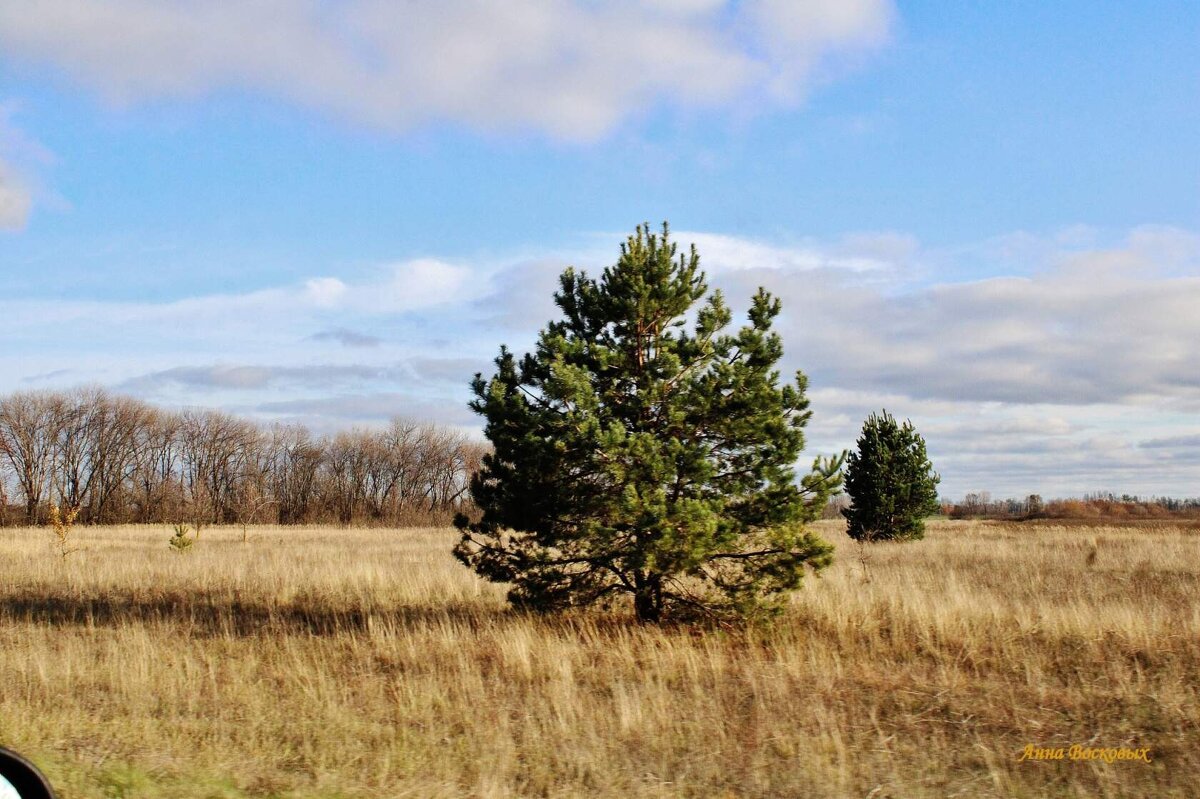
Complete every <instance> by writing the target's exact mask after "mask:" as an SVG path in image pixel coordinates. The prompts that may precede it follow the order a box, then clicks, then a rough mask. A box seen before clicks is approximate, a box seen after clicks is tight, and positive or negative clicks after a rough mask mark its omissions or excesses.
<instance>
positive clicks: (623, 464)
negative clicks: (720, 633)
mask: <svg viewBox="0 0 1200 799" xmlns="http://www.w3.org/2000/svg"><path fill="white" fill-rule="evenodd" d="M677 255H678V257H677ZM560 283H561V290H560V292H559V293H558V294H557V295H556V296H555V300H556V302H557V303H558V307H559V308H560V309H561V310H562V313H563V318H562V319H561V321H556V322H552V323H551V324H550V325H549V326H548V327H547V328H546V329H545V330H543V331H542V333H541V336H540V338H539V340H538V344H537V348H536V350H535V351H534V353H532V354H530V355H526V356H525V357H524V358H523V359H521V360H518V359H517V358H515V357H514V356H513V354H512V353H510V352H509V351H508V350H507V349H505V348H501V351H500V356H499V357H498V358H497V359H496V367H497V372H496V374H495V376H493V377H492V378H491V379H490V380H484V379H483V376H482V375H476V377H475V382H474V385H473V388H474V392H475V397H476V399H475V400H474V401H473V402H472V403H471V407H472V408H473V409H474V410H475V411H476V412H477V413H479V414H481V415H483V416H484V417H485V418H486V420H487V425H486V428H485V432H486V434H487V437H488V438H489V439H490V440H491V442H492V445H493V447H494V450H493V452H492V453H491V454H490V455H488V456H486V457H485V458H484V460H483V466H482V469H481V470H480V471H479V472H478V473H477V474H476V476H475V477H474V479H473V480H472V483H471V492H472V495H473V497H474V499H475V502H476V503H477V504H478V506H479V508H480V509H481V510H482V516H481V518H480V519H479V520H478V521H474V522H471V521H469V520H468V519H467V518H466V517H465V516H461V515H460V516H459V517H458V519H456V522H455V523H456V525H457V526H458V527H459V529H460V530H461V531H462V539H461V541H460V542H459V545H458V547H457V548H456V550H455V554H456V555H457V556H458V558H459V559H460V560H461V561H463V562H464V563H465V564H467V565H468V566H470V567H471V568H473V569H475V571H477V572H478V573H479V574H481V575H482V576H484V577H486V578H488V579H490V580H494V581H497V582H507V583H510V584H511V585H512V589H511V590H510V591H509V599H510V600H511V601H512V602H513V603H514V604H515V605H518V606H520V607H524V608H529V609H532V610H543V611H548V610H555V609H559V608H565V607H572V606H580V605H589V604H593V603H607V602H609V601H610V600H612V599H615V598H617V597H622V596H626V597H630V598H631V599H632V604H633V608H634V612H635V613H636V615H637V617H638V619H640V620H642V621H648V622H656V621H659V620H661V619H663V618H665V617H667V616H675V617H680V616H685V615H686V616H692V615H701V616H718V617H724V616H740V615H747V614H752V613H757V612H760V611H763V610H769V609H772V608H773V607H775V606H778V604H779V603H780V601H781V600H782V597H783V596H784V595H785V594H786V592H787V591H789V590H791V589H794V588H796V587H797V586H798V585H799V583H800V580H801V577H802V576H803V574H804V571H805V568H806V567H811V568H813V569H819V568H821V567H823V566H825V565H827V564H828V563H829V562H830V559H831V551H832V548H831V547H830V546H829V545H828V544H827V543H825V542H824V541H822V540H821V539H820V538H819V537H817V536H816V535H815V534H814V533H813V532H812V531H811V530H809V529H808V527H807V525H806V524H805V523H806V522H808V521H810V520H812V519H814V518H815V517H817V516H819V515H820V513H821V510H822V509H823V508H824V507H825V504H826V502H827V500H828V498H829V496H830V495H831V494H832V493H834V492H836V491H837V489H838V488H839V487H840V484H841V466H842V458H840V457H839V458H834V459H828V460H825V459H819V460H818V462H817V463H816V464H814V469H813V471H812V472H811V473H810V474H808V475H807V476H805V477H804V478H803V479H802V480H800V481H799V482H797V481H796V479H795V472H794V464H795V462H796V459H797V457H798V456H799V454H800V452H801V450H802V448H803V445H804V435H803V427H804V425H805V423H806V422H807V421H808V419H809V416H810V415H811V412H810V411H809V410H808V400H807V399H806V398H805V386H806V379H805V377H804V375H803V374H800V373H797V375H796V378H795V382H794V383H790V382H785V381H780V375H779V372H778V371H777V370H776V368H775V367H776V364H777V363H778V361H779V359H780V357H782V355H783V343H782V341H781V340H780V338H779V335H778V334H777V333H775V332H773V331H772V330H771V323H772V320H773V319H774V318H775V317H776V316H777V315H778V314H779V311H780V304H779V301H778V300H776V299H774V298H772V297H771V296H770V295H769V294H767V293H766V292H765V291H763V290H761V289H760V290H759V292H758V294H756V295H755V297H754V300H753V303H752V305H751V308H750V312H749V320H748V324H747V325H746V326H744V327H742V328H741V329H740V330H738V331H737V332H735V333H732V334H730V333H722V329H723V328H725V327H726V326H727V325H728V324H729V322H730V321H731V314H730V312H729V309H728V308H727V307H726V306H725V304H724V302H723V300H722V299H721V295H720V293H719V292H714V293H713V294H711V295H709V296H708V297H707V299H706V300H705V302H704V303H703V304H701V305H700V306H699V307H698V308H695V306H696V304H697V303H700V301H701V300H702V299H705V295H706V294H707V291H708V288H707V285H706V284H705V280H704V274H703V273H702V272H700V270H699V256H698V255H697V253H696V249H695V247H693V248H692V249H691V251H690V253H687V254H682V253H677V252H676V247H675V245H674V244H673V243H671V242H670V240H669V238H668V231H667V227H666V225H665V224H664V225H663V232H662V235H661V236H658V235H654V234H651V233H650V232H649V231H648V230H647V229H646V228H644V227H639V228H638V230H637V233H636V234H635V235H633V236H630V237H629V238H628V240H627V241H626V243H625V244H624V245H623V246H622V247H621V255H620V258H619V259H618V261H617V263H616V264H615V265H614V266H612V267H609V268H608V269H606V270H604V273H603V275H602V276H601V277H600V279H599V280H594V279H589V278H588V277H587V275H585V274H582V273H577V272H575V271H574V270H572V269H568V270H567V271H566V272H564V273H563V275H562V277H561V280H560ZM693 309H694V310H695V315H694V317H691V318H693V319H694V322H693V325H694V326H693V327H692V329H691V330H688V329H687V321H688V318H689V311H690V310H693Z"/></svg>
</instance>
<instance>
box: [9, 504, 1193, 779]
mask: <svg viewBox="0 0 1200 799" xmlns="http://www.w3.org/2000/svg"><path fill="white" fill-rule="evenodd" d="M824 532H825V534H826V535H827V536H828V537H829V538H831V539H832V540H834V541H835V542H836V543H837V545H838V555H839V558H838V561H837V563H836V564H835V565H834V566H833V567H832V568H831V569H829V570H828V571H827V572H826V573H825V574H824V575H823V576H822V577H821V578H820V579H811V578H810V579H809V580H807V582H806V585H805V588H804V589H803V590H802V591H801V592H800V593H799V594H797V596H796V599H795V602H794V604H793V606H792V607H791V609H790V610H789V612H788V613H787V614H786V615H785V616H784V617H783V618H781V619H779V620H778V622H777V623H775V624H774V625H772V626H769V627H761V628H749V629H723V630H708V631H701V630H696V629H688V628H670V627H668V628H663V629H658V628H644V627H639V626H637V625H636V624H634V623H633V622H632V621H631V620H629V619H628V618H624V617H622V618H614V617H606V616H602V615H592V614H575V615H567V616H562V617H557V618H548V619H547V618H534V617H528V616H522V615H518V614H514V613H511V612H509V611H508V610H506V609H505V605H504V602H503V591H502V589H500V588H498V587H495V586H491V585H488V584H485V583H482V582H480V581H478V580H477V579H475V577H474V576H473V575H472V574H470V573H469V572H468V571H467V570H465V569H464V568H462V567H461V566H459V565H458V564H457V563H456V562H454V561H453V560H452V558H451V557H450V555H449V547H450V545H451V542H452V540H453V533H452V532H451V531H448V530H428V529H425V530H417V529H406V530H370V531H365V530H340V529H329V528H325V529H316V528H290V529H284V528H273V527H258V528H251V531H250V540H249V542H248V543H242V541H241V540H240V539H241V531H240V529H239V530H234V529H222V528H211V529H206V530H205V531H204V532H203V535H202V538H201V540H200V541H199V542H198V543H197V544H196V546H195V547H194V548H193V550H192V551H190V552H187V553H184V554H176V553H174V552H172V551H170V550H169V548H168V547H167V543H166V542H167V538H168V537H169V535H170V531H169V530H168V529H167V528H166V527H165V526H164V527H156V528H134V527H119V528H114V527H109V528H92V529H86V530H77V531H76V535H77V537H78V543H79V545H80V546H81V547H82V549H81V551H79V552H76V553H74V554H72V555H70V556H68V557H67V558H65V559H63V558H60V557H59V556H58V555H56V554H54V553H53V552H52V550H51V548H50V546H49V540H50V533H49V532H47V531H46V530H43V529H7V530H0V742H4V743H6V744H8V745H10V746H12V747H14V748H17V749H19V750H21V751H23V752H25V753H26V754H27V755H29V756H30V757H31V758H32V759H33V760H34V761H36V762H37V763H39V764H40V765H41V766H42V767H43V769H44V770H45V771H46V772H47V774H48V775H49V776H50V777H51V778H52V780H53V781H54V782H55V783H56V784H57V785H58V787H59V791H60V794H61V796H62V797H63V798H64V799H83V798H84V797H88V798H89V799H90V798H91V797H97V798H98V797H147V798H148V799H149V798H153V799H171V798H172V797H200V798H203V797H213V798H214V799H215V798H216V797H229V798H230V799H233V798H234V797H293V798H295V799H300V798H301V797H371V798H372V799H380V798H387V797H421V798H422V799H425V798H427V797H458V796H478V797H510V796H522V797H526V796H528V797H633V796H636V797H776V796H777V797H871V798H872V799H882V798H883V797H894V798H895V799H910V798H912V797H952V796H960V797H1031V798H1032V797H1037V798H1039V799H1040V798H1041V797H1127V796H1146V797H1151V796H1153V797H1185V796H1189V797H1190V796H1196V795H1197V791H1198V790H1200V788H1198V787H1197V776H1198V775H1200V748H1198V744H1200V696H1198V692H1200V530H1197V529H1196V528H1195V526H1194V525H1191V526H1189V525H1170V524H1161V525H1158V526H1142V527H1126V528H1104V527H1086V528H1085V527H1078V526H1072V527H1053V526H1025V527H1021V526H1015V525H1008V526H1006V525H1002V524H991V523H978V522H939V523H935V524H933V525H932V527H931V529H930V532H929V536H928V538H927V539H926V540H925V541H923V542H919V543H912V544H902V545H878V546H876V547H874V548H872V549H871V550H870V552H871V555H870V561H869V565H868V566H867V569H868V571H869V576H870V580H869V581H867V580H866V579H865V575H864V571H863V566H862V564H861V563H860V562H859V560H858V558H857V556H856V546H855V545H854V544H853V543H852V542H850V541H849V540H848V539H846V538H845V536H844V535H843V534H842V533H841V532H840V530H839V529H838V528H837V527H836V526H825V528H824ZM1093 542H1094V544H1093ZM1030 744H1032V745H1034V746H1038V747H1043V748H1050V747H1069V746H1071V745H1072V744H1081V745H1084V746H1090V747H1120V746H1128V747H1133V748H1137V747H1150V748H1151V753H1150V757H1151V759H1152V762H1150V763H1145V762H1137V761H1134V762H1114V763H1104V762H1099V761H1094V760H1092V761H1083V760H1076V761H1072V760H1069V759H1065V760H1062V761H1041V762H1033V761H1024V762H1022V761H1020V760H1019V758H1020V756H1021V753H1022V751H1023V749H1024V747H1025V746H1026V745H1030Z"/></svg>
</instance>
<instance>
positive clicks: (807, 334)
mask: <svg viewBox="0 0 1200 799" xmlns="http://www.w3.org/2000/svg"><path fill="white" fill-rule="evenodd" d="M619 238H620V237H619V236H617V235H614V236H612V237H611V238H610V239H606V240H610V241H612V242H614V246H613V247H612V248H611V251H609V250H608V249H607V248H601V249H600V250H596V249H595V248H589V247H581V248H580V249H579V250H578V251H577V252H576V253H575V254H573V255H572V254H570V253H565V254H564V253H556V254H553V255H540V256H538V255H535V256H533V257H524V258H514V259H509V260H505V259H498V260H496V261H492V262H487V263H484V262H479V263H473V264H463V263H450V262H445V261H441V260H436V259H420V260H414V261H406V262H402V263H396V264H385V265H381V266H379V267H378V268H377V269H376V270H375V272H374V274H373V275H369V276H367V277H359V278H354V279H352V278H349V277H346V276H340V275H337V274H328V275H323V276H318V277H313V278H310V279H307V280H301V281H298V282H297V283H295V284H293V285H284V286H275V287H267V288H263V289H261V290H258V291H254V292H249V293H245V294H238V295H223V294H213V295H207V296H199V297H190V298H183V299H178V300H175V301H173V302H161V303H147V302H129V301H126V302H117V301H113V302H98V301H87V302H71V301H62V300H54V301H40V300H36V299H34V298H8V299H0V318H3V319H4V320H5V322H4V324H3V325H2V326H0V374H3V375H8V376H9V384H8V385H0V390H5V391H7V390H13V389H17V388H27V387H31V386H34V387H40V386H56V385H57V386H62V385H68V384H74V383H79V382H87V381H93V382H100V383H103V384H106V385H112V386H119V387H121V389H122V390H126V391H131V392H134V393H136V394H138V395H139V396H143V397H145V398H147V399H152V400H154V401H158V402H163V403H165V404H176V405H181V404H182V405H197V404H200V405H218V406H222V407H227V408H231V409H239V410H242V411H244V412H248V413H253V414H256V415H258V416H260V417H262V418H294V419H301V420H303V421H305V422H307V423H309V424H312V425H314V426H324V427H328V426H329V425H330V424H333V423H335V422H336V424H343V425H344V424H353V423H363V424H370V423H375V422H377V421H378V420H380V419H382V418H386V417H387V416H390V415H393V414H407V415H412V416H418V417H421V418H429V419H432V420H437V421H443V422H448V423H452V424H457V425H468V426H469V425H470V424H471V420H472V417H471V415H470V414H469V412H467V411H466V410H465V408H466V402H467V400H468V399H469V396H470V393H469V389H468V384H469V381H470V379H471V376H472V375H473V374H474V373H475V372H477V371H483V372H485V373H486V372H488V371H489V370H490V368H491V366H490V364H491V359H492V358H493V357H494V356H495V354H496V351H497V349H498V347H499V345H500V344H501V343H507V344H508V345H510V346H511V347H512V348H513V349H515V350H517V351H518V352H521V351H525V350H527V349H528V348H529V347H530V346H531V345H532V343H533V340H534V336H535V334H536V332H537V330H538V329H539V328H541V327H542V326H543V325H544V324H545V323H546V321H548V320H549V319H551V318H552V317H554V316H555V315H556V311H555V309H554V307H553V304H552V302H551V300H550V298H551V295H552V293H553V291H554V290H555V288H556V278H557V276H558V274H559V273H560V272H561V271H562V269H563V268H565V267H566V266H567V265H568V264H573V265H576V266H579V267H582V268H584V269H586V270H587V271H588V272H589V273H590V274H593V275H594V274H598V273H599V271H600V269H601V268H602V267H603V266H605V265H607V264H609V263H611V261H612V260H613V258H614V257H615V255H616V247H615V242H616V241H618V240H619ZM676 238H677V240H678V241H680V242H681V243H683V244H686V243H687V242H690V241H696V242H697V245H698V248H699V250H700V254H701V262H702V265H703V267H704V268H705V270H706V271H707V273H708V275H709V280H710V284H711V285H712V286H713V287H716V288H720V289H722V291H724V292H725V293H726V296H727V297H728V300H729V303H730V305H731V306H732V308H733V309H734V311H735V313H737V314H744V312H745V310H746V308H747V306H748V299H749V296H750V295H751V294H752V293H753V291H754V290H755V289H756V288H757V287H758V286H759V285H763V286H766V287H767V288H769V289H770V290H771V291H773V292H774V293H775V294H777V295H778V296H779V297H780V298H781V299H782V301H783V307H784V312H783V315H782V317H781V318H780V320H779V323H778V329H779V331H780V333H781V334H782V336H783V338H784V344H785V347H784V350H785V362H784V368H785V370H786V371H791V370H794V369H802V370H804V371H805V372H806V373H807V374H808V375H809V377H810V381H811V382H810V392H811V396H812V400H813V410H814V417H813V421H812V423H811V425H810V427H809V429H808V438H809V445H810V450H811V451H821V452H832V451H837V450H839V449H841V448H843V447H849V446H852V445H853V444H854V440H855V438H856V437H857V433H858V430H859V428H860V426H861V424H862V420H863V419H864V418H865V417H866V416H867V415H868V414H869V413H870V412H871V411H875V410H879V409H880V408H887V409H888V410H889V411H891V412H893V413H895V414H897V415H898V416H901V417H909V418H912V420H913V421H914V423H916V424H917V426H918V429H920V430H921V432H922V433H923V434H925V435H926V437H927V439H928V441H929V445H930V451H931V453H932V455H933V456H934V460H935V464H936V465H937V466H938V468H939V469H940V470H941V471H942V473H943V475H944V477H945V481H944V482H943V486H942V487H943V489H944V491H945V492H946V493H947V494H948V495H950V496H961V495H962V494H964V493H966V492H968V491H975V490H989V491H992V492H993V493H994V494H997V495H1002V494H1010V495H1023V494H1026V493H1033V492H1038V493H1043V494H1046V495H1054V494H1069V493H1081V492H1084V491H1101V490H1114V491H1118V492H1124V491H1131V492H1140V493H1153V492H1160V493H1175V494H1194V493H1195V490H1196V489H1195V487H1196V486H1197V485H1200V448H1198V447H1197V445H1196V442H1197V441H1200V422H1197V421H1196V420H1197V419H1198V418H1200V348H1197V347H1196V342H1197V341H1200V318H1198V317H1197V315H1196V314H1195V313H1194V310H1193V309H1194V308H1196V307H1200V277H1198V275H1200V236H1197V235H1196V234H1194V233H1191V232H1189V231H1184V230H1178V229H1173V228H1164V227H1149V226H1147V227H1140V228H1136V229H1133V230H1130V231H1127V232H1125V233H1124V234H1122V235H1120V236H1119V237H1115V238H1114V237H1111V236H1110V237H1108V238H1107V239H1106V238H1105V236H1103V235H1101V234H1100V233H1098V232H1096V231H1084V230H1073V231H1060V232H1056V233H1051V234H1048V235H1036V234H1029V233H1014V234H1012V235H1010V236H1006V237H1001V238H999V239H996V240H991V241H987V242H982V243H979V244H975V245H971V246H964V247H958V248H953V249H946V250H938V249H930V248H926V247H924V246H922V245H921V243H920V242H919V241H917V240H915V239H914V238H912V237H910V236H906V235H902V234H897V233H888V232H883V233H869V234H856V235H848V236H844V237H842V238H840V239H836V240H832V241H818V240H801V241H798V242H779V241H759V240H750V239H744V238H740V237H736V236H729V235H725V234H716V233H703V232H696V233H678V234H676ZM1014 258H1016V259H1017V260H1019V261H1020V263H1019V268H1014V269H1013V270H1011V271H1013V272H1017V274H1010V275H1008V276H1002V277H992V278H988V279H985V280H977V279H970V278H969V275H971V274H978V273H981V272H982V273H995V272H996V271H997V266H996V265H997V264H998V263H1008V261H1009V260H1010V259H1014ZM939 274H941V275H950V274H957V275H959V277H958V278H956V279H947V278H946V277H942V278H940V279H937V278H934V277H932V276H933V275H939ZM61 370H69V371H61ZM322 418H324V420H325V421H324V422H322Z"/></svg>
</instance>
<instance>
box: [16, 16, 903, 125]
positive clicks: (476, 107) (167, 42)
mask: <svg viewBox="0 0 1200 799" xmlns="http://www.w3.org/2000/svg"><path fill="white" fill-rule="evenodd" d="M891 17H892V9H891V4H890V2H889V1H888V0H757V2H754V1H751V2H713V1H712V0H619V1H618V2H612V3H592V2H585V1H584V0H548V1H547V0H513V1H512V2H507V3H492V2H484V0H441V1H440V2H419V3H394V2H386V1H385V0H345V2H339V3H323V2H317V0H301V1H300V2H292V1H291V0H244V1H243V2H239V3H227V2H219V1H218V0H194V1H193V2H187V3H183V2H155V1H154V0H41V2H38V3H36V4H19V3H17V4H14V3H6V4H0V50H3V51H4V52H5V54H6V55H7V56H8V57H9V58H21V59H24V60H29V61H33V62H38V63H49V64H52V65H54V66H55V67H57V68H59V69H61V70H62V71H63V72H65V73H66V74H68V75H69V76H71V77H72V78H73V79H75V80H77V81H78V82H80V83H82V84H84V85H87V86H89V87H91V88H93V89H94V90H96V91H98V92H100V93H101V94H103V95H104V96H105V97H107V98H109V99H110V100H112V101H115V102H118V103H133V102H140V101H144V100H152V99H156V98H178V97H191V96H196V95H202V94H206V93H210V92H214V91H220V90H224V89H250V90H254V91H259V92H262V93H265V94H268V95H270V96H273V97H278V98H282V99H285V100H287V101H290V102H295V103H298V104H301V105H304V106H307V107H311V108H315V109H319V110H322V111H325V112H328V113H333V114H336V115H340V116H345V117H348V118H351V119H354V120H356V121H359V122H365V123H368V124H371V125H376V126H380V127H383V128H386V129H394V130H403V129H407V128H409V127H411V126H413V125H418V124H422V123H426V122H430V121H451V122H456V123H462V124H466V125H469V126H471V127H475V128H480V129H484V130H505V129H514V128H518V129H522V128H531V129H536V130H540V131H544V132H547V133H549V134H550V135H552V136H556V137H562V138H568V139H588V138H592V137H595V136H598V135H602V134H603V133H604V132H606V131H608V130H610V129H611V128H612V127H613V126H615V125H616V124H618V123H619V122H620V121H621V120H623V119H625V118H626V117H628V116H630V115H632V114H637V113H639V112H642V111H645V110H646V109H648V108H650V107H652V106H654V105H656V104H658V103H667V104H671V105H675V106H680V107H706V106H707V107H712V106H716V105H723V104H727V103H730V102H739V101H745V102H749V103H754V102H755V101H757V100H759V99H762V98H771V99H772V101H774V102H784V103H794V102H796V101H798V100H799V99H802V98H803V96H804V94H805V92H806V90H807V88H808V86H809V84H810V83H811V80H812V73H813V71H814V68H815V67H816V66H817V65H818V64H820V63H821V62H822V60H823V59H826V58H827V57H828V56H830V55H838V54H844V53H847V52H849V53H856V52H861V51H863V50H864V49H869V48H872V47H874V46H876V45H878V44H879V43H880V42H881V41H882V40H883V39H884V38H885V37H886V34H887V31H888V29H889V25H890V21H891Z"/></svg>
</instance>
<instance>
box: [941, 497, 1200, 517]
mask: <svg viewBox="0 0 1200 799" xmlns="http://www.w3.org/2000/svg"><path fill="white" fill-rule="evenodd" d="M942 513H943V514H945V515H946V516H949V517H950V518H951V519H1114V520H1115V519H1125V520H1136V519H1167V518H1200V498H1189V499H1177V498H1174V497H1139V496H1136V495H1133V494H1122V495H1120V496H1118V495H1116V494H1111V493H1095V494H1084V495H1083V497H1081V498H1078V499H1075V498H1072V499H1051V500H1043V499H1042V498H1041V496H1039V495H1038V494H1030V495H1029V496H1027V497H1026V498H1025V499H1002V500H992V498H991V496H990V495H989V494H988V493H987V492H986V491H984V492H980V493H977V494H967V495H966V497H964V498H963V501H962V502H945V503H943V504H942Z"/></svg>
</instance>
